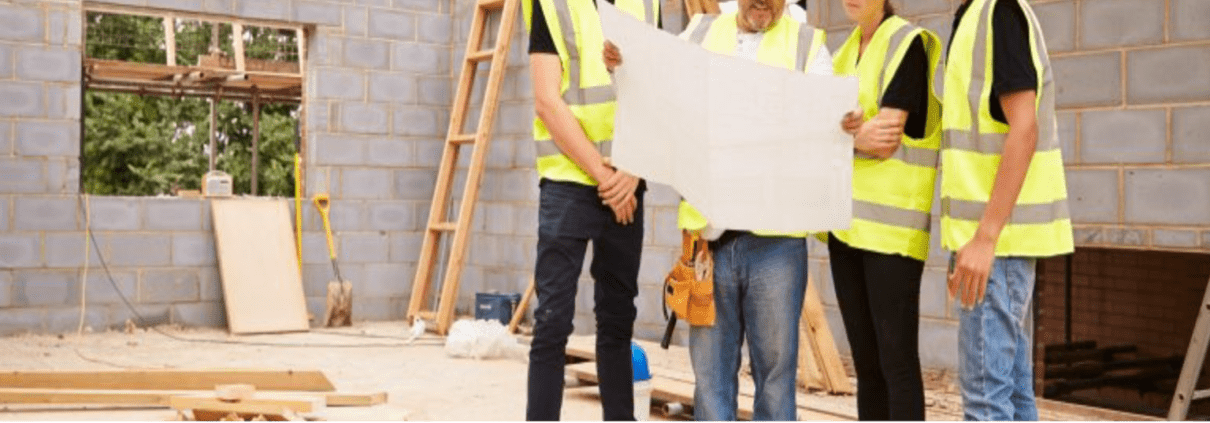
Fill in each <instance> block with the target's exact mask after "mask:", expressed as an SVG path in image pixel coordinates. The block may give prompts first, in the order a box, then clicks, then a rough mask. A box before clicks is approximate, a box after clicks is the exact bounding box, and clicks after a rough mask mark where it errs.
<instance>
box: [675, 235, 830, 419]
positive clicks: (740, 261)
mask: <svg viewBox="0 0 1210 423" xmlns="http://www.w3.org/2000/svg"><path fill="white" fill-rule="evenodd" d="M729 235H730V236H729ZM714 244H717V245H714ZM712 248H714V305H715V312H716V314H715V320H714V325H713V326H693V327H691V328H690V332H689V356H690V358H691V359H692V361H693V374H694V376H695V378H696V381H697V386H696V387H695V388H694V391H693V402H694V407H693V409H694V417H695V418H696V419H697V420H715V421H717V420H736V417H737V416H736V409H737V402H736V400H737V398H736V397H737V395H738V391H739V381H738V372H739V366H740V345H742V344H743V342H744V339H745V337H746V338H747V341H748V350H749V355H750V359H751V362H752V378H753V379H754V381H755V382H756V403H755V407H754V410H753V411H754V413H753V419H754V420H783V421H784V420H796V418H797V415H796V411H797V404H796V403H795V401H796V395H795V394H796V392H797V390H796V386H795V377H796V375H797V369H798V320H799V316H800V315H801V313H802V302H803V293H804V292H805V290H806V282H807V243H806V240H804V239H802V238H782V237H758V236H755V235H752V234H749V233H739V234H736V233H732V232H729V233H728V234H724V236H723V239H720V242H718V243H712Z"/></svg>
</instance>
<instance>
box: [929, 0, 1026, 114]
mask: <svg viewBox="0 0 1210 423" xmlns="http://www.w3.org/2000/svg"><path fill="white" fill-rule="evenodd" d="M969 7H970V2H969V1H968V2H965V3H963V4H962V6H960V7H958V13H957V14H956V15H955V16H954V31H953V33H955V34H956V33H957V32H958V24H959V23H961V22H962V17H963V16H964V15H966V10H967V9H968V8H969ZM1029 31H1030V30H1029V21H1028V20H1026V19H1025V12H1024V11H1022V10H1021V5H1020V4H1018V3H1017V1H1016V0H1001V1H999V2H997V3H996V10H994V11H992V39H993V40H994V42H993V44H995V45H994V46H993V48H994V51H993V53H992V54H993V56H992V66H993V67H994V69H993V71H992V72H993V75H992V93H991V94H992V95H991V102H990V103H991V104H990V107H991V110H990V112H991V115H992V118H993V119H995V120H997V121H1000V122H1001V123H1008V120H1007V119H1005V117H1004V109H1003V108H1002V107H1000V96H1002V95H1005V94H1010V93H1013V92H1015V91H1021V90H1036V89H1037V88H1038V73H1037V71H1036V70H1034V62H1033V52H1032V50H1031V48H1030V45H1029ZM953 42H954V39H953V37H950V46H953ZM947 50H948V48H947ZM947 56H948V55H947Z"/></svg>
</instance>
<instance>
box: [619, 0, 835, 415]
mask: <svg viewBox="0 0 1210 423" xmlns="http://www.w3.org/2000/svg"><path fill="white" fill-rule="evenodd" d="M784 7H785V3H784V2H783V0H739V8H738V11H736V12H732V13H725V14H719V15H697V16H694V18H693V20H692V21H691V22H690V23H689V26H688V27H687V28H686V29H685V32H684V33H682V34H681V37H682V38H684V39H687V40H690V41H692V42H695V43H698V44H701V45H702V46H703V47H705V48H706V49H708V50H711V51H714V52H716V53H721V54H729V55H735V56H740V57H745V58H748V59H751V60H756V61H759V62H761V63H764V64H767V65H770V66H778V67H783V68H788V69H794V70H798V71H807V72H810V73H814V74H822V75H831V74H832V65H831V56H830V55H829V53H828V50H827V47H825V46H824V37H825V36H824V33H823V31H820V30H817V29H815V28H812V27H811V26H809V25H806V24H801V23H799V22H797V21H795V20H794V19H793V18H791V17H790V16H787V15H784V14H783V13H782V9H783V8H784ZM605 59H606V63H607V65H608V66H609V67H610V69H613V67H615V66H618V65H620V64H621V63H622V57H621V52H620V51H618V49H617V48H616V47H615V46H613V45H612V44H610V45H609V46H607V47H606V49H605ZM802 100H803V101H810V99H802ZM678 225H679V226H680V227H681V228H682V229H684V230H688V231H700V232H701V233H702V236H703V237H704V238H706V239H711V240H713V241H711V242H710V248H711V250H712V251H713V252H714V305H715V319H714V324H713V325H711V326H691V327H690V334H689V354H690V358H691V359H692V362H693V373H694V377H695V379H696V386H695V388H694V393H693V410H694V417H695V418H697V419H698V420H735V419H736V417H737V415H736V413H737V407H738V403H737V392H738V372H739V364H740V360H741V356H740V347H741V345H743V343H744V339H745V337H746V339H747V341H748V351H749V355H750V358H751V365H752V376H753V378H754V379H755V382H756V398H755V404H754V408H753V419H754V420H795V419H796V418H797V413H796V412H797V405H796V402H795V400H796V396H795V395H796V393H797V389H796V383H795V377H796V375H797V368H798V320H799V316H800V315H801V313H802V304H803V294H804V292H805V290H806V280H807V245H806V239H805V238H806V236H807V234H806V233H798V234H774V233H753V232H747V231H739V230H726V228H714V227H711V226H710V225H709V224H708V222H707V221H706V219H705V218H704V217H703V216H702V215H701V214H700V213H698V212H697V210H695V209H694V208H693V207H692V206H690V205H689V204H688V203H685V202H682V203H681V208H680V216H679V219H678Z"/></svg>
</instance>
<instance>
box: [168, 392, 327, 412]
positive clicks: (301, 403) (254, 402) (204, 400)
mask: <svg viewBox="0 0 1210 423" xmlns="http://www.w3.org/2000/svg"><path fill="white" fill-rule="evenodd" d="M168 405H169V406H170V407H172V408H173V409H176V410H206V411H218V412H223V413H237V414H253V415H256V414H261V415H275V416H282V415H288V414H292V413H304V414H305V413H313V412H317V411H320V410H323V409H324V404H323V400H322V399H320V398H307V397H289V398H287V397H275V398H270V397H262V396H259V395H258V396H257V397H256V398H249V399H246V400H243V401H235V402H230V401H223V400H221V399H218V398H216V397H214V395H184V396H174V397H171V398H169V399H168Z"/></svg>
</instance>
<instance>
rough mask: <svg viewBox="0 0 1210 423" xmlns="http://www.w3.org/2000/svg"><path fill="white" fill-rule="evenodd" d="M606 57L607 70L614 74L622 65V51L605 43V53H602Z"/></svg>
mask: <svg viewBox="0 0 1210 423" xmlns="http://www.w3.org/2000/svg"><path fill="white" fill-rule="evenodd" d="M602 55H603V56H604V57H605V69H607V70H609V71H610V72H613V69H614V68H616V67H618V66H621V65H622V51H621V50H618V46H615V45H613V43H611V42H609V41H605V51H604V53H602Z"/></svg>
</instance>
